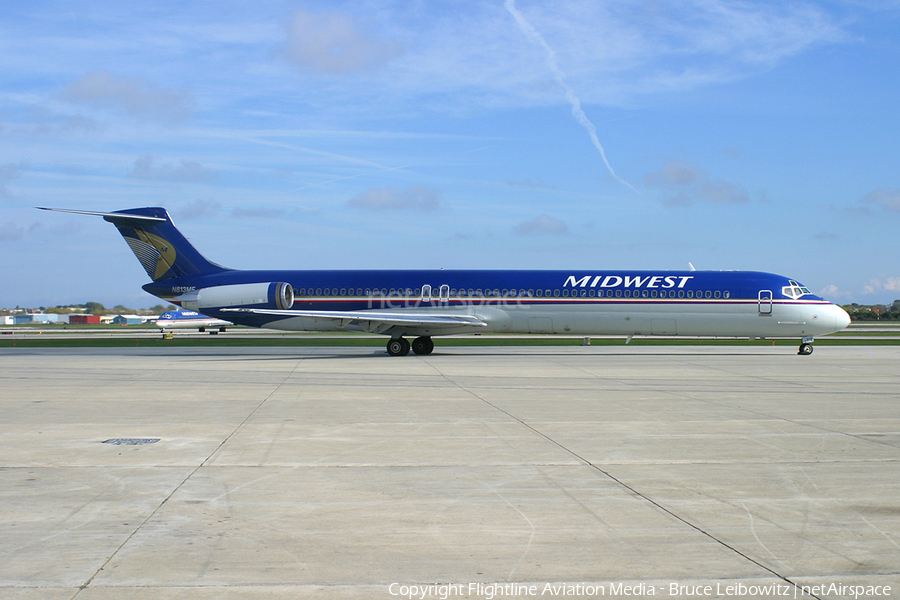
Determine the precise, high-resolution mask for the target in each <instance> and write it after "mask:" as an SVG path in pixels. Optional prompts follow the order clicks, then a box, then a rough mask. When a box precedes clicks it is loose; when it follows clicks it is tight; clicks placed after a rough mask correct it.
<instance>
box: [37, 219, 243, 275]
mask: <svg viewBox="0 0 900 600" xmlns="http://www.w3.org/2000/svg"><path fill="white" fill-rule="evenodd" d="M38 208H41V207H38ZM41 210H53V211H57V212H68V213H76V214H80V215H95V216H98V217H103V220H105V221H109V222H110V223H112V224H113V225H115V226H116V229H118V230H119V233H121V234H122V237H123V238H125V241H126V242H127V243H128V247H129V248H131V251H132V252H134V255H135V256H137V259H138V260H139V261H140V262H141V266H143V267H144V270H145V271H147V275H149V276H150V278H151V279H152V280H153V281H159V280H161V279H172V278H174V277H181V276H183V275H199V274H204V275H205V274H208V273H220V272H222V271H228V270H229V269H226V268H225V267H223V266H221V265H217V264H216V263H214V262H210V261H208V260H206V258H204V257H203V255H202V254H200V253H199V252H197V249H196V248H194V247H193V246H192V245H191V243H190V242H189V241H188V240H187V238H185V237H184V236H183V235H182V234H181V232H180V231H178V229H176V228H175V225H174V223H172V219H171V218H170V217H169V213H168V212H167V211H166V209H164V208H159V207H153V208H149V207H148V208H130V209H128V210H117V211H115V212H111V213H103V212H89V211H84V210H67V209H63V208H41Z"/></svg>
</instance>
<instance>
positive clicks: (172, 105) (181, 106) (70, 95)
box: [60, 70, 194, 121]
mask: <svg viewBox="0 0 900 600" xmlns="http://www.w3.org/2000/svg"><path fill="white" fill-rule="evenodd" d="M60 97H61V98H62V99H64V100H68V101H69V102H73V103H76V104H82V105H85V106H89V107H91V108H97V109H107V108H113V109H116V110H123V111H125V112H126V113H128V114H129V115H131V116H133V117H137V118H141V119H152V120H161V121H181V120H183V119H185V118H187V117H188V116H190V114H191V113H192V112H193V109H194V100H193V97H192V96H191V94H190V92H188V91H187V90H183V89H182V90H168V89H165V88H162V87H160V86H159V85H158V84H157V83H154V82H152V81H148V80H146V79H141V78H137V77H122V76H120V75H114V74H112V73H110V72H109V71H106V70H101V71H94V72H92V73H88V74H86V75H83V76H81V77H79V78H78V79H76V80H75V81H72V82H71V83H69V84H68V85H67V86H66V87H65V88H64V89H63V90H62V92H61V93H60Z"/></svg>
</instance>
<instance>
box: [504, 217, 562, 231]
mask: <svg viewBox="0 0 900 600" xmlns="http://www.w3.org/2000/svg"><path fill="white" fill-rule="evenodd" d="M513 232H514V233H515V234H516V235H565V234H567V233H569V226H568V225H566V224H565V222H563V221H560V220H559V219H555V218H553V217H551V216H550V215H540V216H539V217H535V218H534V219H531V220H530V221H525V222H523V223H519V224H518V225H516V226H515V227H513Z"/></svg>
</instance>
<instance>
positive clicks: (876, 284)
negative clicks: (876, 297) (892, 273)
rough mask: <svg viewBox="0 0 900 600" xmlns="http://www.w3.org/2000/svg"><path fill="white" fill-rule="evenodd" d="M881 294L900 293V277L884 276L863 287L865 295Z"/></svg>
mask: <svg viewBox="0 0 900 600" xmlns="http://www.w3.org/2000/svg"><path fill="white" fill-rule="evenodd" d="M879 292H900V277H888V276H885V275H882V276H880V277H873V278H872V279H870V280H869V283H868V285H864V286H863V293H864V294H877V293H879Z"/></svg>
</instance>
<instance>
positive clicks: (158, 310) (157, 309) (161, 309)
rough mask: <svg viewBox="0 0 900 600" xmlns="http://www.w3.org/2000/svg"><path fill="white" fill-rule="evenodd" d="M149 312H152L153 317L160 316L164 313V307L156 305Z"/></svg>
mask: <svg viewBox="0 0 900 600" xmlns="http://www.w3.org/2000/svg"><path fill="white" fill-rule="evenodd" d="M150 312H152V313H153V314H154V315H161V314H162V313H164V312H166V307H165V306H163V305H162V304H157V305H156V306H154V307H153V308H151V309H150Z"/></svg>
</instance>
